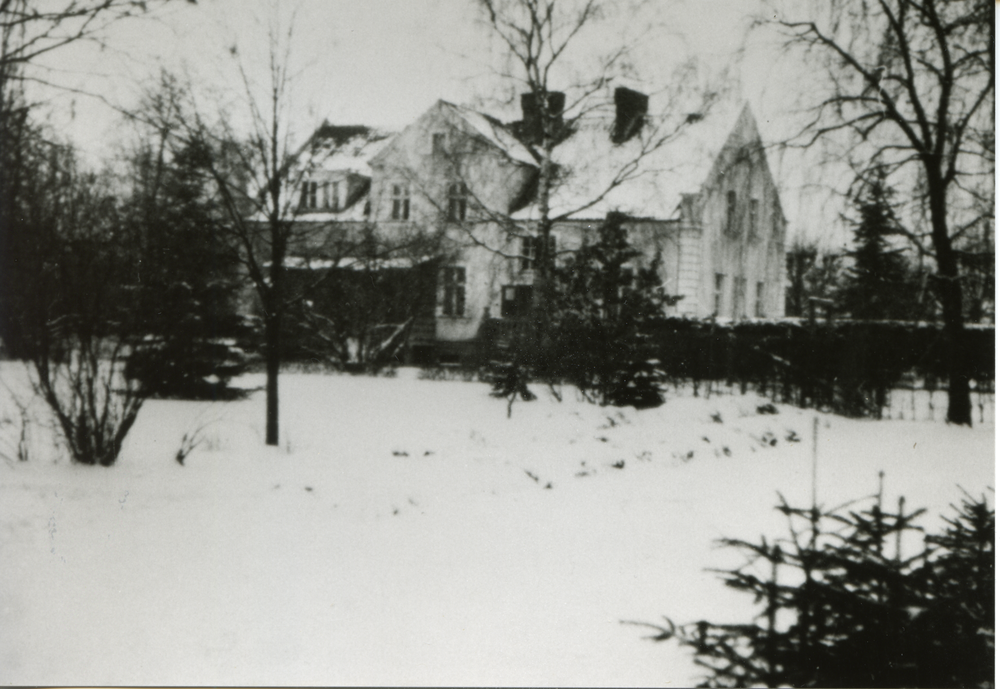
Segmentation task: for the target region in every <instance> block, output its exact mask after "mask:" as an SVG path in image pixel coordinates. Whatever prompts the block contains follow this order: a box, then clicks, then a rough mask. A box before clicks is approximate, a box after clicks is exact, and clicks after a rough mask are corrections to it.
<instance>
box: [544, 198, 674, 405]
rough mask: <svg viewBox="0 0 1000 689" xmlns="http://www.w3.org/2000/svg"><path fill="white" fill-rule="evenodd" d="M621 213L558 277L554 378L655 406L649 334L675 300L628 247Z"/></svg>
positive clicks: (609, 399) (606, 398)
mask: <svg viewBox="0 0 1000 689" xmlns="http://www.w3.org/2000/svg"><path fill="white" fill-rule="evenodd" d="M626 220H627V218H626V216H624V215H623V214H621V213H609V214H608V217H607V218H606V219H605V221H604V222H603V223H602V224H601V227H600V230H599V233H598V236H597V238H596V240H595V241H593V242H587V243H585V244H584V245H583V247H582V248H580V249H579V250H578V251H576V252H575V253H574V254H573V255H572V256H571V257H570V259H569V260H568V261H567V262H566V263H565V265H562V266H558V267H556V268H555V270H554V273H553V295H552V305H551V307H552V308H551V315H552V323H551V334H552V343H551V346H550V347H549V348H547V349H546V352H545V354H546V357H547V358H549V359H551V360H550V361H549V362H547V363H548V367H547V368H548V371H549V373H550V375H554V376H555V377H558V378H564V379H567V380H569V381H570V382H571V383H573V384H574V385H575V386H576V387H577V388H578V389H579V390H580V391H581V392H582V393H583V394H584V395H585V396H587V397H588V398H590V399H592V401H594V402H597V403H599V404H602V405H607V404H612V405H615V406H626V405H631V406H635V407H637V408H645V407H656V406H659V405H660V404H661V403H662V402H663V398H662V396H661V394H660V383H661V382H662V381H661V377H662V374H660V373H659V372H658V371H657V368H656V363H655V362H654V361H651V360H650V356H651V350H650V348H649V347H648V345H649V340H648V338H649V336H650V334H651V329H652V327H653V326H654V325H655V324H656V323H658V322H660V321H661V320H662V318H663V313H664V308H665V307H666V306H668V305H672V304H675V303H676V302H677V301H678V298H677V297H671V296H669V295H667V294H666V293H665V292H664V290H663V286H662V285H661V283H660V278H659V257H655V258H654V259H653V260H652V261H650V262H649V263H648V264H647V265H644V263H643V256H642V254H641V253H640V252H639V251H637V250H636V249H634V248H633V247H632V246H631V245H630V244H629V242H628V235H627V232H626V229H625V227H624V224H625V222H626Z"/></svg>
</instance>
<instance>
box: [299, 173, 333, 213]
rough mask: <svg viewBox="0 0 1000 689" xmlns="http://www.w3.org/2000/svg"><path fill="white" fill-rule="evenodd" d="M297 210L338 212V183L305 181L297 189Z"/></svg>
mask: <svg viewBox="0 0 1000 689" xmlns="http://www.w3.org/2000/svg"><path fill="white" fill-rule="evenodd" d="M299 208H301V209H303V210H317V209H320V208H327V209H330V210H334V211H336V210H340V183H339V182H317V181H315V180H311V179H310V180H306V181H305V182H303V183H302V184H301V185H300V187H299Z"/></svg>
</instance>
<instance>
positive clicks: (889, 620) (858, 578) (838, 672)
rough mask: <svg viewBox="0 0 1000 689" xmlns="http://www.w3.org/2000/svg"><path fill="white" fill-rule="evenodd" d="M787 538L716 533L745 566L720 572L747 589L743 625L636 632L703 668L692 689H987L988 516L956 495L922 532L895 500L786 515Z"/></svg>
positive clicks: (985, 507) (990, 625)
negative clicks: (748, 610) (935, 529)
mask: <svg viewBox="0 0 1000 689" xmlns="http://www.w3.org/2000/svg"><path fill="white" fill-rule="evenodd" d="M777 509H778V510H779V511H780V512H781V513H782V514H784V515H785V517H786V518H787V520H788V533H787V535H786V536H784V537H778V538H772V539H769V538H767V537H762V538H761V539H760V540H759V541H744V540H740V539H731V538H727V539H724V540H722V541H721V544H722V545H724V546H726V547H730V548H734V549H736V550H738V551H740V552H741V553H743V554H745V555H746V556H747V564H745V565H744V566H742V567H739V568H737V569H734V570H727V571H723V572H721V574H722V578H723V580H724V581H725V583H726V585H727V586H729V587H731V588H733V589H736V590H737V591H741V592H744V593H747V594H749V595H752V596H753V597H754V601H755V603H756V604H757V606H758V612H757V614H756V615H755V617H754V619H752V620H748V621H746V622H739V623H729V624H720V623H713V622H709V621H707V620H702V621H699V622H695V623H692V624H685V625H675V624H674V623H673V622H672V621H670V620H669V619H668V620H667V624H666V625H665V626H664V625H655V624H653V625H646V624H643V625H641V626H648V627H650V628H653V629H655V630H657V634H655V635H654V636H653V637H652V638H653V639H655V640H657V641H666V640H671V639H676V640H677V641H678V642H679V643H680V644H681V645H682V646H684V647H686V648H688V649H691V650H692V651H694V654H695V663H696V664H698V665H699V666H700V667H702V668H705V669H706V670H707V671H708V673H709V674H708V676H707V677H706V678H705V682H704V684H703V686H710V687H744V686H767V687H778V686H798V687H803V686H820V687H826V686H834V687H862V686H863V687H902V686H907V687H910V686H912V687H973V686H992V681H993V673H994V656H995V652H996V649H995V641H994V634H995V621H994V614H993V608H994V588H995V574H994V567H993V559H994V556H995V553H996V526H995V523H996V516H995V510H994V508H993V507H992V506H990V505H989V504H988V503H987V501H986V499H985V498H981V499H978V500H976V499H973V498H972V497H971V496H968V495H967V496H966V498H965V499H964V500H963V501H962V505H961V507H959V508H956V509H955V512H956V514H955V515H953V516H951V517H946V518H945V521H946V523H947V528H946V529H945V531H944V533H939V534H934V535H927V536H926V537H925V539H924V545H923V547H922V548H919V549H914V550H913V551H911V552H907V548H906V547H905V544H906V543H907V542H908V540H910V539H912V537H913V536H914V535H915V534H916V532H919V531H923V529H922V528H921V527H920V526H918V524H917V519H918V518H919V517H920V515H921V514H922V513H923V512H924V510H913V511H908V510H907V509H906V507H905V501H904V500H903V499H902V498H901V499H900V500H899V504H898V506H897V507H896V508H895V509H886V508H885V506H884V505H883V504H882V497H881V495H879V496H876V498H875V499H874V500H873V501H872V504H871V505H870V506H869V507H867V508H866V509H848V508H847V506H843V507H841V508H837V509H834V510H830V511H825V510H823V509H821V508H820V507H818V506H815V505H814V506H813V507H811V508H797V507H793V506H791V505H789V504H788V503H787V502H785V501H784V499H782V501H781V504H780V505H779V506H778V508H777Z"/></svg>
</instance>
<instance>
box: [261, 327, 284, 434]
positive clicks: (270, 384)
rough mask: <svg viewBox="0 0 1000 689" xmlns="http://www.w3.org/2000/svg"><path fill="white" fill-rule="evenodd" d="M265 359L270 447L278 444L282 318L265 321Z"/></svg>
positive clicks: (267, 432) (267, 430) (267, 428)
mask: <svg viewBox="0 0 1000 689" xmlns="http://www.w3.org/2000/svg"><path fill="white" fill-rule="evenodd" d="M264 331H265V333H264V335H265V345H264V358H265V362H266V369H267V387H266V394H267V423H266V439H265V442H266V443H267V444H268V445H275V446H276V445H277V444H278V373H279V372H280V369H281V316H280V314H273V313H272V314H269V315H268V316H267V318H266V319H265V321H264Z"/></svg>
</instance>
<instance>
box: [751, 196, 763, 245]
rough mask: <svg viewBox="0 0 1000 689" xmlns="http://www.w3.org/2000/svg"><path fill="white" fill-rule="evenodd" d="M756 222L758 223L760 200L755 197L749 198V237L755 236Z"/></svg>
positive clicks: (756, 231) (756, 230)
mask: <svg viewBox="0 0 1000 689" xmlns="http://www.w3.org/2000/svg"><path fill="white" fill-rule="evenodd" d="M758 223H760V201H758V200H757V199H750V217H749V224H750V228H749V232H750V237H751V238H754V237H756V236H757V233H758Z"/></svg>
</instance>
